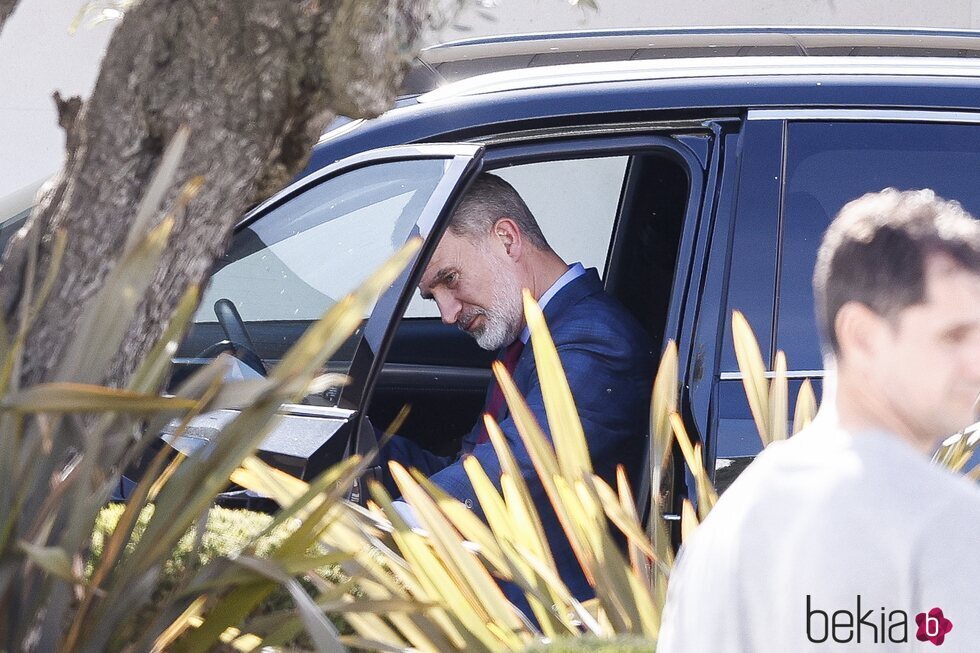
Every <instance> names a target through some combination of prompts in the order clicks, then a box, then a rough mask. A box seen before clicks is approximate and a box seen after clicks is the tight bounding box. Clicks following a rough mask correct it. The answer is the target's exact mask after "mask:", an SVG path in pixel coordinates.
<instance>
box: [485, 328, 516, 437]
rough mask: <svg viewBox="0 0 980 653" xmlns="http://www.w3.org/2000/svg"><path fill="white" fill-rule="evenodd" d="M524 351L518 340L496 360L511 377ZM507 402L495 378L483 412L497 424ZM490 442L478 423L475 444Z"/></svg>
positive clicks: (487, 434) (488, 435) (505, 408)
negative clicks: (478, 427) (478, 433)
mask: <svg viewBox="0 0 980 653" xmlns="http://www.w3.org/2000/svg"><path fill="white" fill-rule="evenodd" d="M522 351H524V343H523V342H522V341H521V339H520V338H518V339H517V340H515V341H514V342H512V343H511V344H509V345H507V347H506V348H505V349H504V350H503V352H501V354H500V358H499V359H498V360H499V361H500V362H501V363H502V364H503V366H504V367H505V368H506V369H507V373H508V374H511V375H513V374H514V368H515V367H517V359H518V358H520V357H521V352H522ZM506 410H507V402H506V400H505V399H504V391H503V390H501V389H500V384H499V383H497V378H496V377H494V379H493V389H491V390H490V396H489V397H488V398H487V405H486V406H485V407H484V410H483V412H484V413H487V414H488V415H490V416H491V417H493V418H494V419H495V420H497V421H498V422H499V421H500V420H501V418H503V416H504V415H505V414H506ZM489 441H490V434H489V433H487V427H486V425H485V424H484V423H483V421H482V420H481V421H480V436H479V437H478V438H477V439H476V443H477V444H483V443H484V442H489Z"/></svg>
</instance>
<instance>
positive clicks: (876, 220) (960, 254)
mask: <svg viewBox="0 0 980 653" xmlns="http://www.w3.org/2000/svg"><path fill="white" fill-rule="evenodd" d="M936 254H941V255H945V256H948V257H950V258H951V259H953V261H955V262H956V264H957V265H959V266H961V267H963V268H964V269H966V270H968V271H970V272H972V273H974V274H978V275H980V222H978V221H977V220H976V218H974V217H973V216H971V215H970V214H969V213H967V212H966V211H965V210H964V209H963V207H962V206H960V204H959V202H954V201H947V200H944V199H943V198H941V197H938V196H937V195H936V194H935V193H934V192H933V191H931V190H928V189H926V190H915V191H898V190H895V189H894V188H886V189H885V190H883V191H881V192H878V193H868V194H867V195H864V196H863V197H860V198H858V199H856V200H853V201H851V202H848V203H847V204H846V205H845V206H844V208H842V209H841V211H840V213H838V214H837V217H836V218H834V221H833V222H832V223H831V224H830V227H828V228H827V232H826V233H825V234H824V237H823V242H822V243H821V245H820V250H819V251H818V252H817V263H816V267H815V268H814V271H813V297H814V302H815V308H816V313H817V323H818V324H819V326H820V328H821V331H822V332H823V336H824V340H825V342H826V343H828V344H829V346H830V349H831V351H832V352H833V353H834V354H840V343H839V342H838V340H837V334H836V333H835V330H834V321H835V320H836V319H837V312H838V311H839V310H840V308H841V307H842V306H843V305H844V304H846V303H847V302H851V301H856V302H860V303H862V304H864V305H865V306H867V307H868V308H870V309H871V310H873V311H874V312H875V313H877V314H878V315H881V316H883V317H887V318H889V319H891V318H894V317H895V316H896V315H897V314H898V312H899V311H901V310H903V309H905V308H907V307H908V306H912V305H914V304H919V303H921V302H922V301H923V300H924V299H925V266H926V259H927V258H928V257H929V256H932V255H936Z"/></svg>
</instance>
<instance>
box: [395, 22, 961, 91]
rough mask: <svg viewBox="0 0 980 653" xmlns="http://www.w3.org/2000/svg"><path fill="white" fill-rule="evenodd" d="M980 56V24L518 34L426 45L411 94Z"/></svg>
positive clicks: (410, 79) (409, 85) (408, 86)
mask: <svg viewBox="0 0 980 653" xmlns="http://www.w3.org/2000/svg"><path fill="white" fill-rule="evenodd" d="M760 56H766V57H771V56H804V57H814V56H816V57H823V56H830V57H868V56H874V57H908V56H914V57H952V58H980V31H978V30H944V29H902V28H835V27H703V28H644V29H612V30H591V31H573V32H543V33H535V34H516V35H504V36H494V37H484V38H475V39H465V40H459V41H453V42H450V43H445V44H440V45H435V46H431V47H428V48H425V49H423V50H422V52H421V53H420V54H419V55H418V57H417V58H416V61H415V64H414V66H413V67H412V70H411V71H410V72H409V75H408V76H407V78H406V80H405V83H404V86H403V90H402V92H403V94H404V95H417V94H421V93H425V92H427V91H430V90H433V89H435V88H438V87H439V86H441V85H443V84H445V83H450V82H455V81H459V80H461V79H467V78H470V77H474V76H477V75H483V74H486V73H493V72H500V71H504V70H521V69H528V68H537V67H542V66H554V65H562V64H571V63H597V62H613V61H618V62H624V61H637V60H650V59H676V58H685V59H688V58H702V57H760Z"/></svg>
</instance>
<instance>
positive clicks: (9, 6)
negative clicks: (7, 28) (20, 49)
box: [0, 0, 17, 33]
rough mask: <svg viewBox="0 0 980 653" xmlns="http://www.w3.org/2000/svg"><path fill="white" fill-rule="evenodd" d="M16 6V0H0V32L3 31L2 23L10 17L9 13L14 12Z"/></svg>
mask: <svg viewBox="0 0 980 653" xmlns="http://www.w3.org/2000/svg"><path fill="white" fill-rule="evenodd" d="M16 7H17V0H0V33H2V32H3V25H4V23H6V22H7V19H8V18H10V14H12V13H14V9H15V8H16Z"/></svg>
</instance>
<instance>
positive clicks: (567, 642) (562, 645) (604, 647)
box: [525, 637, 657, 653]
mask: <svg viewBox="0 0 980 653" xmlns="http://www.w3.org/2000/svg"><path fill="white" fill-rule="evenodd" d="M656 647H657V643H656V642H655V641H653V640H650V639H644V638H642V637H615V638H613V639H597V638H595V637H579V638H575V639H560V640H557V641H554V642H549V643H546V644H545V643H542V644H534V645H533V646H530V647H528V648H527V649H525V653H653V651H654V649H656Z"/></svg>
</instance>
